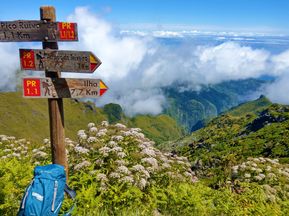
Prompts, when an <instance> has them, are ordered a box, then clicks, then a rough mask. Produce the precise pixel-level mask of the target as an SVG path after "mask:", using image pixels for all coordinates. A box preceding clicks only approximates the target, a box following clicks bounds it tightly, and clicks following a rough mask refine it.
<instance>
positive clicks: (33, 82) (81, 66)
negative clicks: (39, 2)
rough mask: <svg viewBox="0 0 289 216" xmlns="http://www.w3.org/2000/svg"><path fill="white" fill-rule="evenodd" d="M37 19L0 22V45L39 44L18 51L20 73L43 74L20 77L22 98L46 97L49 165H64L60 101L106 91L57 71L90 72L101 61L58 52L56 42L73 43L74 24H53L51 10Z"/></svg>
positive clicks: (96, 82) (46, 9)
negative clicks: (50, 152) (37, 47)
mask: <svg viewBox="0 0 289 216" xmlns="http://www.w3.org/2000/svg"><path fill="white" fill-rule="evenodd" d="M40 18H41V20H17V21H0V42H26V41H41V42H42V46H43V50H37V49H20V62H21V68H22V69H23V70H39V71H45V75H46V77H45V78H34V77H33V78H24V79H23V96H24V97H27V98H48V109H49V123H50V140H51V151H52V162H53V163H56V164H61V165H63V166H65V168H66V173H67V177H68V165H67V158H66V151H65V143H64V138H65V135H64V112H63V100H62V98H84V97H89V98H97V97H100V96H102V95H103V94H104V93H105V92H106V91H107V89H108V88H107V86H106V85H105V84H104V83H103V81H101V80H100V79H65V78H61V73H60V72H64V71H66V72H78V73H93V72H94V71H95V70H96V69H97V68H98V67H99V66H100V64H101V61H100V60H99V59H98V58H97V57H96V56H95V55H94V54H93V53H91V52H79V51H63V50H62V51H61V50H58V44H57V41H77V40H78V32H77V24H76V23H68V22H56V17H55V9H54V7H49V6H45V7H41V8H40Z"/></svg>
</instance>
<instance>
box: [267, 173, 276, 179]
mask: <svg viewBox="0 0 289 216" xmlns="http://www.w3.org/2000/svg"><path fill="white" fill-rule="evenodd" d="M267 176H268V178H269V179H272V178H275V177H276V175H275V174H274V173H268V174H267Z"/></svg>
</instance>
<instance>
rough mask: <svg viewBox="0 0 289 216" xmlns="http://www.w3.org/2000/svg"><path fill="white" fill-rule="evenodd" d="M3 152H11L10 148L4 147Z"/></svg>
mask: <svg viewBox="0 0 289 216" xmlns="http://www.w3.org/2000/svg"><path fill="white" fill-rule="evenodd" d="M3 152H5V153H7V152H11V149H4V150H3Z"/></svg>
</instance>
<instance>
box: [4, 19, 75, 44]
mask: <svg viewBox="0 0 289 216" xmlns="http://www.w3.org/2000/svg"><path fill="white" fill-rule="evenodd" d="M77 40H78V35H77V24H76V23H68V22H47V21H46V20H17V21H0V42H25V41H48V42H52V41H77Z"/></svg>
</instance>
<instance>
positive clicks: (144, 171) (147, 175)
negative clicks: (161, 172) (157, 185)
mask: <svg viewBox="0 0 289 216" xmlns="http://www.w3.org/2000/svg"><path fill="white" fill-rule="evenodd" d="M141 173H142V174H143V175H144V176H145V177H146V178H149V177H151V176H150V173H149V172H148V171H147V170H145V169H144V170H142V172H141Z"/></svg>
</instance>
